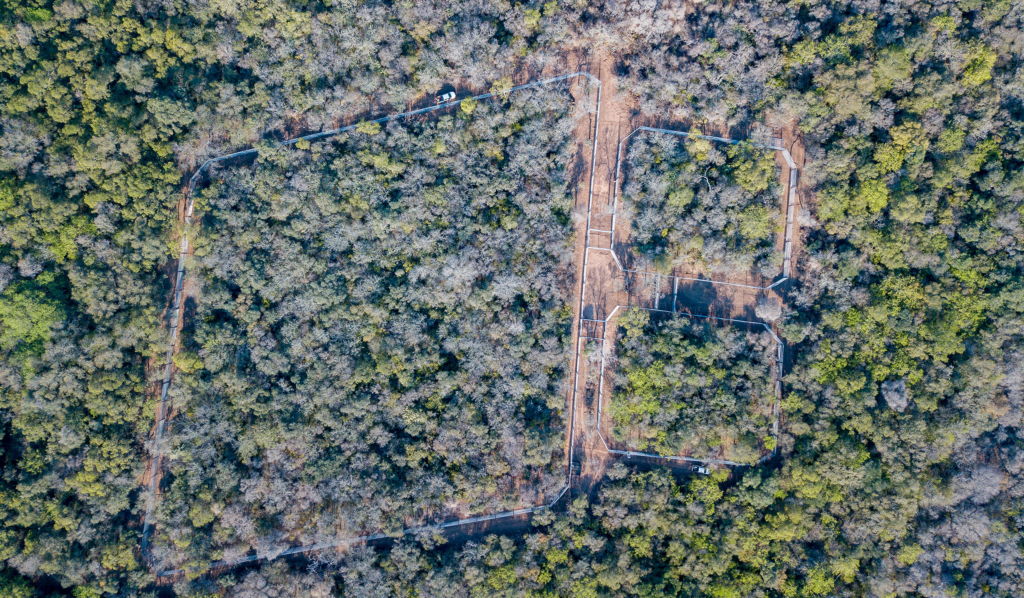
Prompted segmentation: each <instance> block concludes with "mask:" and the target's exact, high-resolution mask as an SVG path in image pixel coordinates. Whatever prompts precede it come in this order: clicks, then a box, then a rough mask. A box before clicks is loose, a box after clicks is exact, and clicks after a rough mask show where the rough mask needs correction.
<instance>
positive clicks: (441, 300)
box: [154, 85, 575, 568]
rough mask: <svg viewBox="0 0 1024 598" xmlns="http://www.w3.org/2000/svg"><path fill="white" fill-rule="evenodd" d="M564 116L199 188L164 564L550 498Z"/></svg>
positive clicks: (546, 108) (299, 154) (414, 137)
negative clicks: (199, 224) (199, 221)
mask: <svg viewBox="0 0 1024 598" xmlns="http://www.w3.org/2000/svg"><path fill="white" fill-rule="evenodd" d="M572 112H573V102H572V98H571V97H570V96H569V95H568V93H567V92H566V90H565V88H564V85H560V86H558V87H557V88H537V89H530V90H526V91H520V92H516V93H514V94H512V95H511V96H509V97H508V99H507V102H502V101H501V100H500V99H499V100H497V101H494V102H490V101H485V102H476V103H471V102H464V103H462V104H461V105H460V107H459V109H458V110H457V112H456V115H454V116H452V115H445V116H442V117H440V118H439V119H434V118H428V119H426V120H424V121H420V122H415V123H410V124H408V125H405V124H403V123H401V122H399V121H393V122H392V123H391V124H390V125H389V126H388V127H387V130H385V131H382V130H381V127H380V126H379V125H377V124H376V123H370V124H368V125H365V126H363V125H361V126H359V127H357V132H355V133H354V134H349V135H345V136H344V137H340V138H335V139H332V140H330V141H327V142H322V143H316V144H313V145H311V146H310V145H308V144H307V143H302V144H300V145H301V146H302V147H297V148H295V149H293V148H290V147H286V148H279V147H274V146H267V147H264V148H261V150H260V156H259V158H258V160H257V162H256V164H255V165H254V166H253V167H251V168H250V167H241V168H233V169H232V168H225V169H223V170H222V171H220V172H218V173H217V174H216V175H215V176H214V179H215V181H214V183H213V184H211V185H210V187H208V188H207V189H205V190H204V191H203V192H202V193H201V194H200V199H199V200H198V201H199V202H200V203H199V205H200V206H201V207H200V208H198V209H199V211H198V212H197V214H202V217H203V218H204V226H203V231H202V232H201V233H200V234H199V236H198V238H197V239H196V241H195V252H196V268H195V269H194V270H193V272H194V273H193V276H194V277H195V278H197V279H198V280H199V281H200V282H198V283H197V284H198V288H197V290H196V292H195V301H196V308H195V313H194V315H193V316H192V318H193V322H195V324H194V326H190V328H189V329H187V330H186V331H185V335H184V341H183V345H182V349H181V351H179V353H178V354H177V356H176V358H175V359H176V363H178V365H179V367H180V368H181V369H182V374H181V375H180V376H179V377H178V378H177V380H176V385H175V390H174V393H173V400H174V405H175V407H176V409H178V410H179V411H180V413H179V414H178V415H177V416H176V417H175V418H174V420H173V421H172V423H171V427H170V438H169V445H170V446H169V450H170V451H171V453H172V455H173V457H172V461H171V462H170V463H169V470H170V472H172V474H173V482H172V483H171V485H170V489H169V490H168V492H167V493H165V494H164V495H163V497H162V498H161V501H160V511H161V513H162V516H161V518H160V522H159V523H158V527H159V530H160V531H159V532H158V533H159V535H160V538H161V546H160V548H158V549H155V551H154V554H155V556H157V557H158V558H159V559H160V562H161V563H162V566H163V567H165V568H176V567H180V566H182V565H186V564H195V562H197V560H198V561H199V562H201V561H202V560H203V559H207V560H209V559H210V558H214V559H228V560H230V559H234V558H238V557H239V556H242V555H244V554H246V553H247V552H248V551H249V550H250V549H256V550H257V552H258V553H260V554H273V553H274V552H275V550H276V551H277V552H280V551H281V550H284V549H285V548H287V547H289V546H290V545H292V544H294V543H300V544H313V543H318V542H324V541H328V540H330V539H333V538H346V537H351V536H353V535H359V534H361V533H364V532H374V533H376V532H379V531H389V532H390V531H397V530H401V529H402V528H404V527H407V526H410V525H413V524H419V523H422V521H423V520H424V518H425V519H426V520H437V519H452V518H458V516H459V515H463V516H468V515H470V514H472V515H476V514H479V513H480V512H482V511H494V510H508V509H512V508H522V507H527V506H533V505H535V504H540V503H547V502H550V501H551V500H553V499H554V498H555V497H556V496H557V495H558V493H559V491H560V490H561V488H562V487H563V486H564V485H565V473H564V465H563V463H564V461H563V459H562V455H563V450H562V448H563V445H564V443H565V440H564V437H563V433H564V430H565V424H564V422H563V421H562V416H561V412H562V410H563V408H564V397H565V393H566V385H567V376H566V374H567V372H568V370H569V363H570V361H569V357H570V353H569V351H568V347H569V345H570V342H569V341H570V338H569V334H570V324H571V318H570V315H571V311H570V306H569V296H570V293H571V290H570V282H571V280H572V271H573V259H572V238H573V235H572V226H571V224H570V220H571V219H570V218H569V212H570V211H571V208H572V199H571V197H570V196H569V194H568V193H567V190H566V183H567V179H566V172H567V167H568V166H569V165H571V164H572V163H573V162H574V157H573V154H574V151H575V144H574V143H573V141H572V137H571V133H572V129H573V126H574V122H575V121H574V119H572V118H570V116H571V114H572ZM267 530H273V532H272V533H271V534H269V535H268V533H267ZM165 552H166V554H165Z"/></svg>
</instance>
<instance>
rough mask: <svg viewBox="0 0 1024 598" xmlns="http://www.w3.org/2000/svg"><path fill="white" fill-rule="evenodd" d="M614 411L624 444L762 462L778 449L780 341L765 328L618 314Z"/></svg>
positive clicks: (617, 433) (634, 311)
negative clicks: (775, 433) (776, 410)
mask: <svg viewBox="0 0 1024 598" xmlns="http://www.w3.org/2000/svg"><path fill="white" fill-rule="evenodd" d="M616 322H617V324H618V328H619V331H618V334H617V339H618V340H617V342H616V367H615V370H614V371H615V378H614V380H615V387H614V391H613V392H612V399H611V402H610V404H609V408H608V413H609V415H610V416H611V418H612V426H613V427H612V434H613V437H614V439H615V440H616V441H618V442H619V443H621V446H625V447H628V448H630V449H639V450H641V451H647V452H655V453H659V454H663V455H685V456H692V457H698V458H715V459H725V460H728V461H735V462H737V463H748V464H754V463H757V461H758V459H760V458H761V455H762V453H764V452H769V451H771V450H772V449H774V448H775V439H774V438H772V437H771V435H770V434H771V425H772V424H773V423H774V420H775V417H774V415H773V406H774V403H775V353H776V343H775V340H774V339H773V338H772V337H771V335H770V334H769V333H768V332H767V331H766V330H764V329H763V328H760V327H757V328H751V329H749V330H748V329H746V328H740V327H738V326H734V325H731V324H719V323H716V322H711V321H708V320H698V319H693V318H690V317H687V316H672V317H668V318H665V317H660V316H655V317H653V318H652V317H651V315H650V312H648V311H644V310H642V309H638V308H632V309H630V310H629V311H627V312H625V313H624V314H622V315H621V316H619V318H618V320H617V321H616Z"/></svg>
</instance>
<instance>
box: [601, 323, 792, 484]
mask: <svg viewBox="0 0 1024 598" xmlns="http://www.w3.org/2000/svg"><path fill="white" fill-rule="evenodd" d="M629 307H630V306H628V305H616V306H615V309H613V310H612V312H611V313H610V314H608V317H607V318H605V319H603V320H592V319H591V320H585V321H587V322H601V323H603V324H604V330H605V337H604V338H594V339H589V340H600V341H601V373H600V377H599V379H598V386H597V436H598V438H600V439H601V444H603V445H604V448H605V450H606V451H608V452H609V453H612V454H616V455H626V458H627V459H628V458H630V457H632V456H634V455H636V456H641V457H648V458H651V459H664V460H666V461H679V462H686V463H708V464H712V465H729V466H733V467H742V466H747V465H750V464H749V463H737V462H735V461H729V460H725V459H711V458H702V457H680V456H674V455H654V454H651V453H645V452H643V451H629V450H625V451H623V450H619V449H613V448H611V446H610V445H609V444H608V441H607V440H605V437H604V433H603V432H602V431H601V418H602V414H603V407H604V372H605V358H606V355H607V346H608V345H607V343H608V341H607V336H608V332H607V331H608V324H609V323H610V322H611V320H612V318H613V317H615V313H616V312H618V311H619V308H626V309H628V308H629ZM634 307H637V309H642V310H644V311H651V312H657V313H664V314H671V315H673V316H685V317H688V318H694V319H702V320H708V321H714V322H726V323H729V324H746V325H751V326H761V327H762V328H764V329H765V330H766V331H767V332H768V334H770V335H771V337H772V340H774V341H775V350H776V358H775V366H776V367H775V372H776V374H775V402H774V403H773V405H772V415H774V417H775V419H774V422H773V423H772V438H774V439H775V448H773V449H772V451H771V452H770V453H768V454H767V455H765V456H763V457H761V458H760V459H759V460H758V464H762V463H764V462H766V461H768V460H769V459H771V458H773V457H775V455H776V454H777V451H778V440H779V415H780V405H781V402H782V368H783V356H784V354H785V343H784V342H783V340H782V339H781V338H779V336H778V335H777V334H775V331H774V330H772V328H771V326H769V325H768V324H765V323H764V322H758V321H754V320H740V319H736V318H719V317H715V316H704V315H700V314H690V313H685V312H679V311H674V310H673V311H669V310H665V309H655V308H649V307H638V306H634Z"/></svg>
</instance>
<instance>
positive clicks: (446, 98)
mask: <svg viewBox="0 0 1024 598" xmlns="http://www.w3.org/2000/svg"><path fill="white" fill-rule="evenodd" d="M435 99H436V100H437V103H438V104H443V103H445V102H450V101H452V100H454V99H455V92H454V91H449V92H448V93H445V94H441V95H439V96H437V97H436V98H435Z"/></svg>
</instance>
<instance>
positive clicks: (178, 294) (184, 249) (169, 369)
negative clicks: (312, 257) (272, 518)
mask: <svg viewBox="0 0 1024 598" xmlns="http://www.w3.org/2000/svg"><path fill="white" fill-rule="evenodd" d="M581 77H582V78H585V79H586V80H587V81H588V82H590V83H592V84H594V85H595V86H596V88H597V106H596V116H595V118H594V135H593V144H592V145H593V150H592V152H591V163H590V190H589V193H588V199H587V205H588V218H589V207H590V206H591V205H592V204H593V197H594V185H593V182H594V164H595V160H596V157H597V133H598V123H599V121H600V115H601V80H600V79H598V78H597V77H595V76H593V75H591V74H590V73H587V72H585V71H577V72H574V73H568V74H564V75H559V76H557V77H550V78H547V79H541V80H540V81H535V82H533V83H524V84H522V85H515V86H513V87H512V88H511V89H510V90H509V92H508V93H509V94H511V93H515V92H517V91H521V90H524V89H531V88H535V87H541V86H545V85H551V84H554V83H559V82H561V81H568V80H570V79H575V78H581ZM494 97H499V96H498V94H495V93H484V94H479V95H474V96H470V97H466V98H462V99H460V100H452V101H450V102H442V103H440V104H435V105H433V106H427V107H425V108H419V109H417V110H410V111H408V112H401V113H398V114H392V115H389V116H383V117H381V118H376V119H373V120H370V121H365V122H371V123H380V124H383V123H387V122H390V121H393V120H400V119H404V118H408V117H411V116H417V115H420V114H429V113H431V112H436V111H438V110H444V109H446V108H451V107H453V106H458V105H460V104H462V102H465V101H467V100H473V101H479V100H486V99H489V98H494ZM359 124H363V123H359ZM359 124H354V125H346V126H344V127H338V128H336V129H330V130H328V131H321V132H319V133H311V134H309V135H303V136H301V137H296V138H294V139H288V140H286V141H282V142H280V143H279V144H278V145H281V146H288V145H294V144H296V143H298V142H299V141H316V140H320V139H325V138H329V137H332V136H335V135H339V134H341V133H347V132H349V131H354V130H355V129H356V127H357V126H359ZM257 154H259V149H257V148H249V149H246V150H241V151H236V152H232V153H229V154H224V155H222V156H217V157H215V158H210V159H208V160H206V161H205V162H203V164H202V165H201V166H200V167H199V169H198V170H196V172H195V173H194V174H193V175H192V176H191V177H190V178H189V185H188V190H187V194H186V198H185V222H184V224H185V226H184V227H183V229H182V237H181V244H180V247H179V253H178V268H177V271H176V272H177V273H176V275H175V282H174V300H173V303H172V307H171V312H170V323H169V328H170V333H169V343H168V348H167V352H166V355H165V361H164V377H163V382H162V384H161V389H160V402H159V403H158V405H157V410H156V418H157V421H156V433H155V435H154V439H153V452H152V455H151V457H150V471H151V477H150V483H149V495H148V496H147V498H146V514H145V517H144V519H143V527H142V541H141V552H142V555H143V557H146V555H147V554H148V550H149V538H150V535H151V534H152V531H153V527H154V525H155V523H154V521H153V511H154V509H155V506H156V495H157V481H158V480H159V475H158V473H159V471H160V466H161V464H162V460H163V447H162V444H163V442H162V441H163V435H164V429H165V423H166V419H167V418H166V409H167V399H168V393H169V391H170V386H171V379H172V373H173V368H174V361H173V357H174V347H175V343H176V341H177V336H178V320H179V318H180V316H181V299H182V290H183V282H184V275H185V258H186V256H187V254H188V247H189V233H190V232H191V228H192V214H193V210H194V207H195V197H194V191H195V188H196V185H197V184H198V183H199V181H200V180H201V178H202V175H203V173H204V172H205V171H207V170H209V168H210V167H211V166H213V165H214V164H217V163H218V162H224V161H226V160H231V159H233V158H239V157H243V156H253V155H257ZM576 363H577V369H578V367H579V347H578V344H577V354H576ZM570 422H571V423H570V428H569V460H568V463H567V464H566V483H565V486H563V487H562V490H561V491H560V492H559V494H558V497H557V498H556V499H555V500H554V501H552V502H551V503H548V504H543V505H538V506H535V507H529V508H527V509H514V510H512V511H504V512H501V513H495V514H493V515H486V516H481V517H472V518H469V519H458V520H455V521H449V522H445V523H439V524H436V525H426V526H420V527H415V528H409V529H405V530H403V531H402V535H405V534H411V533H417V532H419V531H424V530H430V529H444V528H449V527H457V526H461V525H470V524H473V523H479V522H481V521H488V520H492V519H502V518H506V517H513V516H516V515H522V514H526V513H532V512H534V511H537V510H540V509H547V508H551V507H553V506H554V505H555V504H556V503H557V502H558V501H559V500H561V498H562V496H564V495H565V493H566V492H567V491H568V490H569V487H570V485H571V483H572V460H573V438H574V432H575V425H576V394H575V391H574V392H573V399H572V408H571V420H570ZM386 537H388V536H387V535H382V534H376V535H373V536H359V537H355V538H346V539H340V540H337V541H335V542H330V543H327V544H324V545H320V544H317V545H313V546H309V547H302V546H296V547H293V548H290V549H288V550H286V551H284V552H282V553H280V554H278V555H275V557H274V558H276V557H277V556H286V555H290V554H302V553H306V552H312V551H315V550H322V549H324V548H332V547H339V546H346V545H351V544H357V543H360V542H366V541H368V540H376V539H383V538H386ZM266 558H268V557H266V556H258V555H252V556H248V557H244V558H242V559H238V560H232V561H229V562H219V563H214V564H212V565H211V566H210V567H211V568H213V567H225V566H226V567H234V566H237V565H242V564H245V563H252V562H256V561H261V560H264V559H266ZM194 570H195V569H188V570H185V569H175V570H171V571H162V572H159V573H157V577H166V576H170V575H175V574H177V573H181V572H185V571H194Z"/></svg>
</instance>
